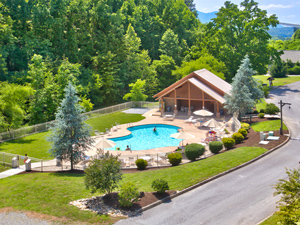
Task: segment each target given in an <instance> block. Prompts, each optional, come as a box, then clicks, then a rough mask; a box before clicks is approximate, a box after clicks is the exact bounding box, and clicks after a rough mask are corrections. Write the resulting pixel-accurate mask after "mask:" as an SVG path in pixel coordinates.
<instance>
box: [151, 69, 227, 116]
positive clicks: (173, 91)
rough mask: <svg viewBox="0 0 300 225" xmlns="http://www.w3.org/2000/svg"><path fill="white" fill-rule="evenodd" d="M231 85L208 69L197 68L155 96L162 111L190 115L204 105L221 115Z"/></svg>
mask: <svg viewBox="0 0 300 225" xmlns="http://www.w3.org/2000/svg"><path fill="white" fill-rule="evenodd" d="M230 90H231V85H230V84H229V83H227V82H226V81H224V80H222V79H221V78H219V77H218V76H216V75H215V74H213V73H211V72H210V71H208V70H207V69H202V70H197V71H194V72H193V73H191V74H189V75H187V76H186V77H184V78H182V79H181V80H179V81H177V82H175V83H174V84H172V85H171V86H169V87H167V88H166V89H164V90H162V91H161V92H159V93H157V94H156V95H154V96H153V98H156V99H158V100H159V103H160V111H161V113H162V114H163V113H164V112H165V111H173V112H174V113H175V114H177V113H178V110H179V111H181V112H186V113H187V114H188V115H191V114H192V111H196V110H200V109H202V108H203V107H204V108H206V109H207V110H209V111H211V112H213V113H214V114H215V115H216V116H217V117H220V112H222V111H223V112H224V113H225V110H224V108H223V106H224V103H225V99H224V95H225V93H228V94H229V91H230Z"/></svg>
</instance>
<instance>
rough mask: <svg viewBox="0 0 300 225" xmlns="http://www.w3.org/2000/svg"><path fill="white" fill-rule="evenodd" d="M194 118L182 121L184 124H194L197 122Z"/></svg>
mask: <svg viewBox="0 0 300 225" xmlns="http://www.w3.org/2000/svg"><path fill="white" fill-rule="evenodd" d="M193 118H194V116H190V118H188V119H187V120H184V122H185V123H195V122H197V120H195V119H194V120H193Z"/></svg>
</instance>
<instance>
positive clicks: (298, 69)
mask: <svg viewBox="0 0 300 225" xmlns="http://www.w3.org/2000/svg"><path fill="white" fill-rule="evenodd" d="M289 74H291V75H299V74H300V67H299V66H295V67H294V68H291V69H289Z"/></svg>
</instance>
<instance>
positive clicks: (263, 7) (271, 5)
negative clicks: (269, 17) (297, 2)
mask: <svg viewBox="0 0 300 225" xmlns="http://www.w3.org/2000/svg"><path fill="white" fill-rule="evenodd" d="M293 6H294V5H282V4H277V5H275V4H269V5H261V6H260V7H259V8H261V9H289V8H292V7H293Z"/></svg>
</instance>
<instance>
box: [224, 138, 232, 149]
mask: <svg viewBox="0 0 300 225" xmlns="http://www.w3.org/2000/svg"><path fill="white" fill-rule="evenodd" d="M222 142H223V145H224V147H225V148H226V149H231V148H233V146H234V144H235V140H234V139H233V138H223V139H222Z"/></svg>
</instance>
